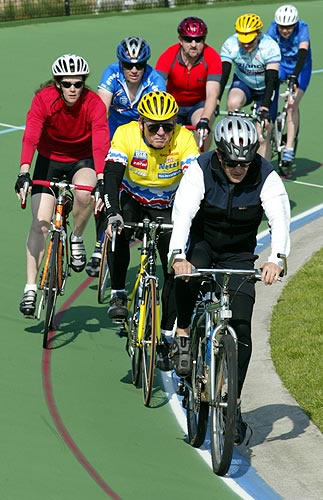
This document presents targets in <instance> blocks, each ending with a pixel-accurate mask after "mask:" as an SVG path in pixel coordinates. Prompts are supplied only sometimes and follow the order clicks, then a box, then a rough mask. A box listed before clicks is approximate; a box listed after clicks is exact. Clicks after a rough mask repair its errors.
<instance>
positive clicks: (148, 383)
mask: <svg viewBox="0 0 323 500" xmlns="http://www.w3.org/2000/svg"><path fill="white" fill-rule="evenodd" d="M145 304H146V314H145V324H144V337H143V340H142V361H141V367H142V370H141V373H142V389H143V397H144V404H145V406H149V403H150V399H151V393H152V388H153V381H154V373H155V362H156V344H157V336H156V312H157V311H156V308H157V290H156V282H155V280H153V279H149V281H148V283H147V285H146V290H145Z"/></svg>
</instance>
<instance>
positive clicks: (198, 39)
mask: <svg viewBox="0 0 323 500" xmlns="http://www.w3.org/2000/svg"><path fill="white" fill-rule="evenodd" d="M181 39H182V40H183V41H184V42H187V43H192V42H193V40H194V41H195V42H196V43H201V42H204V40H205V37H204V36H181Z"/></svg>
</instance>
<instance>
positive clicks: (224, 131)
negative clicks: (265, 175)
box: [214, 116, 259, 163]
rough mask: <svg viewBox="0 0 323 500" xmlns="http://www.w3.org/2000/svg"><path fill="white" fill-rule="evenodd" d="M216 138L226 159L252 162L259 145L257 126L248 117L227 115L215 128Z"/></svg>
mask: <svg viewBox="0 0 323 500" xmlns="http://www.w3.org/2000/svg"><path fill="white" fill-rule="evenodd" d="M214 140H215V143H216V145H217V147H218V149H219V150H220V151H221V152H222V153H223V156H224V160H228V161H237V162H241V163H249V162H251V161H252V160H253V159H254V158H255V156H256V152H257V149H258V147H259V142H258V136H257V131H256V127H255V126H254V124H253V123H252V121H251V120H249V119H248V118H240V117H237V116H227V117H226V118H223V120H221V121H219V123H218V124H217V125H216V127H215V130H214Z"/></svg>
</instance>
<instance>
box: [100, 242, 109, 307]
mask: <svg viewBox="0 0 323 500" xmlns="http://www.w3.org/2000/svg"><path fill="white" fill-rule="evenodd" d="M108 245H109V237H108V235H107V234H105V236H104V241H103V246H102V257H101V264H100V272H99V282H98V302H99V304H103V302H104V295H105V291H106V288H107V285H108V278H109V267H108Z"/></svg>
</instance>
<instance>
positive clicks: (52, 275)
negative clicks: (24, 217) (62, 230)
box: [43, 232, 59, 349]
mask: <svg viewBox="0 0 323 500" xmlns="http://www.w3.org/2000/svg"><path fill="white" fill-rule="evenodd" d="M52 241H53V243H52V245H51V254H50V260H49V268H48V272H47V278H46V283H45V288H46V289H47V293H46V299H47V300H46V304H45V308H46V313H45V321H44V337H43V348H44V349H46V348H47V346H48V333H49V331H50V329H51V328H52V322H53V319H54V314H55V306H56V298H57V284H58V280H57V258H58V248H59V233H58V232H54V235H53V240H52Z"/></svg>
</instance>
